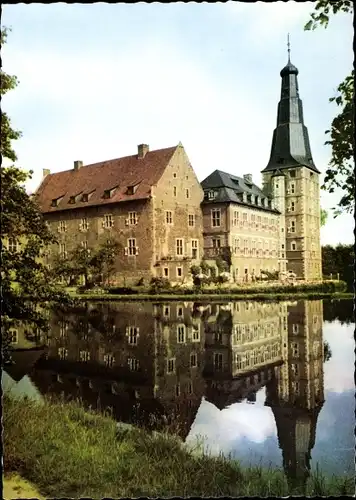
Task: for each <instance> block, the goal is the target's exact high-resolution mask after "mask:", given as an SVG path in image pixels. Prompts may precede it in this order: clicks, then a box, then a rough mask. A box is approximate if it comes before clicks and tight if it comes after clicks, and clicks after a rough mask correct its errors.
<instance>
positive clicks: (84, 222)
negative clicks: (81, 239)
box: [79, 217, 89, 231]
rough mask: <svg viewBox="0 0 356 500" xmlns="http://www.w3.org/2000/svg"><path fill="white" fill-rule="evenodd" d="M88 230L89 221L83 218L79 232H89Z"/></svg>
mask: <svg viewBox="0 0 356 500" xmlns="http://www.w3.org/2000/svg"><path fill="white" fill-rule="evenodd" d="M88 228H89V224H88V219H87V218H86V217H83V218H82V219H81V221H80V224H79V230H80V231H88Z"/></svg>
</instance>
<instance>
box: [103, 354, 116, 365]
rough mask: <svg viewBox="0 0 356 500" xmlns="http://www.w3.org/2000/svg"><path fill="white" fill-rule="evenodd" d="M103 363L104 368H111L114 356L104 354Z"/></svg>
mask: <svg viewBox="0 0 356 500" xmlns="http://www.w3.org/2000/svg"><path fill="white" fill-rule="evenodd" d="M104 363H105V364H106V366H112V365H113V364H114V363H115V356H114V355H113V354H105V355H104Z"/></svg>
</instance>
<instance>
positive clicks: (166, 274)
mask: <svg viewBox="0 0 356 500" xmlns="http://www.w3.org/2000/svg"><path fill="white" fill-rule="evenodd" d="M163 276H164V278H169V269H168V267H164V268H163Z"/></svg>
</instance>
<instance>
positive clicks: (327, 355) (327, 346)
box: [323, 340, 332, 362]
mask: <svg viewBox="0 0 356 500" xmlns="http://www.w3.org/2000/svg"><path fill="white" fill-rule="evenodd" d="M323 348H324V362H325V361H329V359H330V358H331V356H332V352H331V348H330V344H329V342H327V341H326V340H324V344H323Z"/></svg>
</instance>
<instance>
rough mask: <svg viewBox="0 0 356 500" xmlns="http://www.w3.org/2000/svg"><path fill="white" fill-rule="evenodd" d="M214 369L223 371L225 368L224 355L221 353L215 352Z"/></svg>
mask: <svg viewBox="0 0 356 500" xmlns="http://www.w3.org/2000/svg"><path fill="white" fill-rule="evenodd" d="M213 359H214V369H215V370H222V367H223V355H222V353H221V352H214V357H213Z"/></svg>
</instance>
